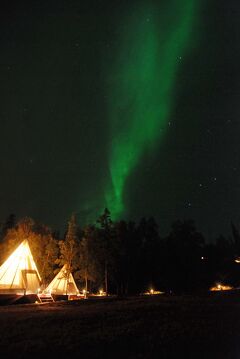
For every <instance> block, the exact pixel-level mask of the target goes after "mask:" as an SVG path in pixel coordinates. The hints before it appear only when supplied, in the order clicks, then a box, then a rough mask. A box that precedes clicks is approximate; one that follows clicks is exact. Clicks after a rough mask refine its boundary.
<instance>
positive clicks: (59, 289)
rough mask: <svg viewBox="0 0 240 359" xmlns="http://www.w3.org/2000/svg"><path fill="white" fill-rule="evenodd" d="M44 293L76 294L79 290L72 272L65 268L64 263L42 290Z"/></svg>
mask: <svg viewBox="0 0 240 359" xmlns="http://www.w3.org/2000/svg"><path fill="white" fill-rule="evenodd" d="M44 292H46V293H51V294H60V295H66V294H67V295H78V294H79V290H78V288H77V286H76V283H75V280H74V278H73V275H72V273H69V271H68V270H67V265H66V264H65V265H64V266H63V267H62V269H61V270H60V272H58V274H57V275H56V277H54V278H53V280H52V281H51V283H50V284H49V285H48V287H47V288H46V289H45V290H44Z"/></svg>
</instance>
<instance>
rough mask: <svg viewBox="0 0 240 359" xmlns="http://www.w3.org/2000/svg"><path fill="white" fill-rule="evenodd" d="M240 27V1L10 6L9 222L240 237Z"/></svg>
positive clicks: (4, 153)
mask: <svg viewBox="0 0 240 359" xmlns="http://www.w3.org/2000/svg"><path fill="white" fill-rule="evenodd" d="M239 18H240V3H239V1H237V0H229V1H227V2H226V1H225V0H212V1H211V2H210V1H207V0H161V1H160V0H158V1H157V0H151V1H147V0H133V1H131V4H130V2H129V1H126V0H121V1H120V0H115V1H114V2H113V1H107V0H102V1H97V0H95V1H76V0H75V1H71V0H69V1H61V0H59V1H31V2H30V1H21V2H19V1H12V2H11V3H10V2H8V4H7V5H6V6H5V7H4V6H2V9H1V12H0V37H1V60H0V78H1V82H0V91H1V94H0V95H1V102H0V104H1V105H0V116H1V117H0V118H1V131H0V153H1V155H0V166H1V176H0V220H4V219H5V218H6V217H7V215H8V214H10V213H15V214H16V215H17V217H22V216H31V217H33V218H34V219H36V220H39V221H42V222H44V223H46V224H48V225H49V226H51V227H53V228H59V229H62V228H63V227H64V226H65V224H66V222H67V220H68V218H69V217H70V215H71V213H72V212H76V213H77V218H78V220H79V223H80V224H86V223H88V222H90V221H95V219H96V218H97V217H98V215H99V214H100V213H101V211H102V210H103V208H105V207H106V206H107V207H108V208H109V209H110V211H111V212H112V215H113V217H114V219H120V218H124V219H127V220H128V219H132V220H138V219H139V218H141V217H142V216H154V217H155V218H156V220H157V222H158V224H159V229H160V233H162V234H166V233H167V231H168V230H169V228H170V224H171V222H173V221H174V220H176V219H187V218H192V219H194V220H195V222H196V224H197V227H198V229H199V230H200V231H202V232H203V233H204V234H205V236H206V237H207V239H208V240H210V241H211V240H212V239H213V238H214V237H215V236H217V235H219V234H220V233H223V234H229V233H230V223H231V221H234V222H235V223H236V225H239V226H240V211H239V208H240V156H239V150H240V141H239V133H240V124H239V112H240V110H239V103H240V101H239V100H240V81H239V75H240V70H239V63H240V46H239V43H240V41H239V40H240V23H239Z"/></svg>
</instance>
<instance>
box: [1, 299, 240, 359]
mask: <svg viewBox="0 0 240 359" xmlns="http://www.w3.org/2000/svg"><path fill="white" fill-rule="evenodd" d="M0 353H1V358H5V357H6V355H8V357H9V358H40V357H41V358H43V357H52V358H55V357H65V358H67V359H70V355H71V357H75V358H76V357H77V358H78V357H79V358H123V359H124V358H191V359H195V358H225V359H226V358H236V359H237V358H240V293H228V294H227V293H214V294H211V295H206V296H202V297H190V296H189V297H188V296H185V297H175V296H164V295H162V296H152V297H138V298H128V299H100V300H98V301H96V300H89V301H88V300H80V301H70V302H58V303H52V304H43V305H37V304H28V305H11V306H2V307H0Z"/></svg>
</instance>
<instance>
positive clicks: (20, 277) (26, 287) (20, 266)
mask: <svg viewBox="0 0 240 359" xmlns="http://www.w3.org/2000/svg"><path fill="white" fill-rule="evenodd" d="M40 283H41V277H40V275H39V272H38V270H37V266H36V264H35V262H34V260H33V256H32V253H31V250H30V247H29V244H28V241H27V240H24V241H23V242H22V243H21V244H20V245H19V246H18V247H17V249H16V250H15V251H14V252H13V253H12V254H11V255H10V256H9V257H8V259H7V260H6V261H5V262H4V263H3V264H2V266H1V267H0V293H17V294H32V293H37V291H38V288H39V287H40Z"/></svg>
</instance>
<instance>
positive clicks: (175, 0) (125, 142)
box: [105, 0, 197, 218]
mask: <svg viewBox="0 0 240 359" xmlns="http://www.w3.org/2000/svg"><path fill="white" fill-rule="evenodd" d="M196 5H197V4H196V0H185V1H180V0H172V1H170V2H168V4H167V5H166V9H165V11H164V12H161V13H160V10H159V9H160V7H158V6H157V5H152V6H151V5H149V2H146V5H145V6H138V8H134V9H133V10H132V11H129V13H130V15H129V16H128V17H127V18H126V19H125V20H124V21H123V24H122V26H121V27H120V29H119V33H120V35H119V39H117V43H118V45H117V51H116V54H115V61H114V64H113V65H112V67H110V70H109V71H108V73H107V86H108V91H109V93H108V110H109V114H108V115H109V121H110V133H111V144H110V151H109V154H110V155H109V169H110V174H111V184H110V185H109V186H108V188H107V190H106V193H105V196H106V202H107V207H108V208H109V209H110V210H111V213H112V216H113V218H118V216H119V215H121V214H122V213H123V212H124V210H125V206H124V201H123V194H124V189H125V188H124V187H125V184H126V180H127V179H128V177H129V175H130V174H131V173H132V172H133V170H134V169H135V168H136V166H137V165H138V164H139V162H140V161H141V158H142V156H143V154H144V153H145V151H146V150H148V151H149V150H150V151H151V150H154V148H155V147H156V146H157V145H158V144H159V141H161V138H162V137H163V135H164V133H165V131H166V125H167V123H168V120H169V116H170V114H171V109H172V108H173V106H174V85H175V83H176V74H177V71H178V69H179V66H180V64H181V63H182V62H183V61H184V55H185V54H186V52H187V50H188V49H189V48H190V46H191V44H192V41H193V36H192V34H193V28H194V21H195V19H196V10H197V9H196Z"/></svg>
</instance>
